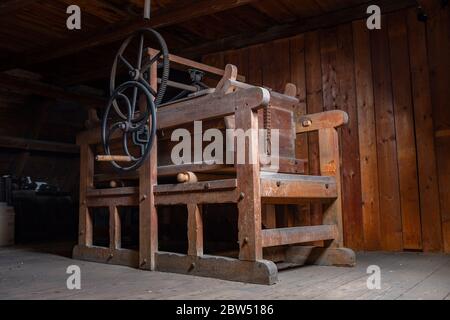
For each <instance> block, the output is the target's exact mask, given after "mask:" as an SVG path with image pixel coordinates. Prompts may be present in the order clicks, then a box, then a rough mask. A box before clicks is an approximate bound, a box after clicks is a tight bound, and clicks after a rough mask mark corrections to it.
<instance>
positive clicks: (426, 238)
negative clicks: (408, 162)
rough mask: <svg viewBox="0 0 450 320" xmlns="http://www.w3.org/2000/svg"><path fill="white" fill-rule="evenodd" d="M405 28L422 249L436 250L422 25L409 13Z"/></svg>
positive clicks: (436, 199)
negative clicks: (410, 74)
mask: <svg viewBox="0 0 450 320" xmlns="http://www.w3.org/2000/svg"><path fill="white" fill-rule="evenodd" d="M408 27H409V45H410V66H411V73H412V88H413V101H414V113H415V120H416V121H415V122H416V133H417V134H416V141H417V160H418V165H419V184H420V204H421V213H422V219H421V220H422V235H423V246H424V249H425V250H426V251H438V250H440V249H441V243H442V233H441V224H440V206H439V188H438V177H437V168H436V158H435V145H434V128H433V115H432V113H433V111H432V104H431V95H430V80H429V79H430V77H429V68H428V62H427V49H426V35H425V25H424V24H423V23H421V22H419V21H417V19H416V18H415V13H414V11H412V10H410V11H409V12H408ZM449 71H450V70H449ZM447 161H448V159H447Z"/></svg>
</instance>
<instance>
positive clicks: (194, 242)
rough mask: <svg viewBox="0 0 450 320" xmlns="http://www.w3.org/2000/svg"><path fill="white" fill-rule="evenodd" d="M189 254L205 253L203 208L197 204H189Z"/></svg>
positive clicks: (200, 254) (199, 254) (198, 254)
mask: <svg viewBox="0 0 450 320" xmlns="http://www.w3.org/2000/svg"><path fill="white" fill-rule="evenodd" d="M187 207H188V241H189V248H188V255H190V256H197V257H199V256H202V255H203V221H202V210H201V207H200V206H199V205H197V204H188V205H187Z"/></svg>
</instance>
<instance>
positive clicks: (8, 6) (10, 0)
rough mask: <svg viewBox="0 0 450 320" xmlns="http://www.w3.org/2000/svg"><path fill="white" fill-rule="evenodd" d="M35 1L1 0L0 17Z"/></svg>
mask: <svg viewBox="0 0 450 320" xmlns="http://www.w3.org/2000/svg"><path fill="white" fill-rule="evenodd" d="M35 2H36V0H7V1H6V0H3V1H1V2H0V17H5V16H7V15H10V14H12V13H14V12H16V11H18V10H20V9H22V8H24V7H26V6H28V5H31V4H33V3H35Z"/></svg>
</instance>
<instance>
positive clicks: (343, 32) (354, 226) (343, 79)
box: [336, 24, 364, 250]
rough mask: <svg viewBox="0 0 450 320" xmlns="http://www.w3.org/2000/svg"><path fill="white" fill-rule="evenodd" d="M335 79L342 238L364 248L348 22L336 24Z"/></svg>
mask: <svg viewBox="0 0 450 320" xmlns="http://www.w3.org/2000/svg"><path fill="white" fill-rule="evenodd" d="M337 44H338V51H337V56H336V62H337V65H336V71H337V81H338V92H339V94H338V96H337V108H339V109H341V110H344V111H345V112H347V114H348V116H349V122H348V124H347V125H346V126H343V127H342V128H341V129H340V130H339V131H340V133H341V134H340V137H341V142H340V143H341V154H342V156H341V158H342V160H341V166H342V169H341V173H342V208H343V222H344V235H345V241H346V243H347V244H348V246H350V247H352V248H355V249H357V250H359V249H363V248H364V234H363V222H362V208H361V203H362V199H361V172H360V170H361V168H360V165H359V148H358V141H359V138H358V134H359V133H358V111H357V109H356V93H355V73H354V56H353V37H352V26H351V24H345V25H341V26H339V27H338V28H337Z"/></svg>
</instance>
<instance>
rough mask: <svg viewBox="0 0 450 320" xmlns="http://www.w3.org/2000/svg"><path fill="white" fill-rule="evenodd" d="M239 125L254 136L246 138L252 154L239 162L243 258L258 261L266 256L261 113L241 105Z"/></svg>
mask: <svg viewBox="0 0 450 320" xmlns="http://www.w3.org/2000/svg"><path fill="white" fill-rule="evenodd" d="M236 128H239V129H243V130H244V132H247V131H248V130H251V132H252V133H251V137H249V138H247V139H246V142H245V150H244V152H245V151H247V150H248V154H249V157H248V159H247V160H246V161H245V164H237V165H236V168H237V179H238V181H239V191H240V195H241V199H240V201H239V202H238V210H239V220H238V224H239V247H240V250H239V259H241V260H247V261H256V260H259V259H262V246H261V196H260V194H261V191H260V177H259V158H258V153H259V150H258V115H257V113H254V112H253V111H252V110H251V109H249V108H247V107H242V108H240V106H239V107H238V110H237V111H236ZM241 151H242V150H241Z"/></svg>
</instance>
